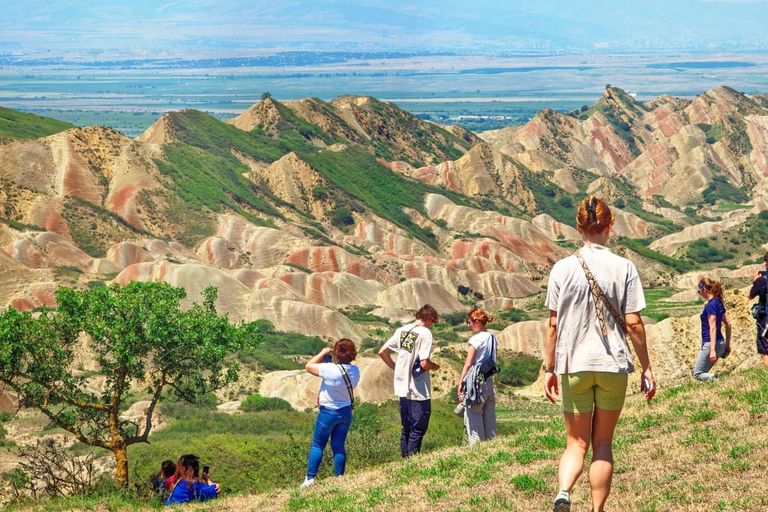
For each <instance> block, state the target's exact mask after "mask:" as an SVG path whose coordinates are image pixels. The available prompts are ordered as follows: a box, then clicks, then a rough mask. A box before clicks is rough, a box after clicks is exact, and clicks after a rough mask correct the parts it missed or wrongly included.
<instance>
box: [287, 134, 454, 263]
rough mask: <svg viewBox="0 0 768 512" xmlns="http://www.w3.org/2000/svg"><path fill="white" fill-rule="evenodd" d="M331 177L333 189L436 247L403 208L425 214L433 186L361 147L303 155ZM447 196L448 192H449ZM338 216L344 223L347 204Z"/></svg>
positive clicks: (340, 221)
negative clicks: (393, 168) (409, 176)
mask: <svg viewBox="0 0 768 512" xmlns="http://www.w3.org/2000/svg"><path fill="white" fill-rule="evenodd" d="M300 156H301V157H302V158H304V159H305V160H306V161H307V163H309V165H310V166H311V167H312V168H313V169H316V170H318V171H319V172H320V173H322V174H323V176H324V177H325V178H326V179H327V180H328V182H329V185H330V186H331V187H333V188H334V189H336V190H338V191H341V192H343V193H344V194H346V195H348V196H351V197H353V198H355V199H357V200H359V201H360V202H361V203H362V204H364V205H365V207H367V208H369V209H370V210H372V211H373V212H374V213H375V214H377V215H379V216H380V217H382V218H384V219H387V220H389V221H391V222H393V223H394V224H396V225H397V226H399V227H401V228H403V229H405V230H407V231H409V232H410V233H412V234H413V235H414V236H415V237H416V238H418V239H419V240H421V241H422V242H424V243H426V244H427V245H429V246H430V247H433V248H435V247H437V244H436V241H435V236H434V234H432V232H431V231H427V230H426V229H424V228H422V227H420V226H419V225H417V224H415V223H414V222H413V221H412V220H411V218H410V216H409V215H408V214H406V213H405V212H404V211H403V210H402V209H403V208H404V207H407V208H414V209H416V210H419V211H421V212H422V213H424V195H425V194H426V193H427V192H438V193H442V194H446V193H445V192H444V191H439V190H437V189H435V188H434V187H430V186H428V185H425V184H423V183H421V182H419V181H415V180H410V179H407V178H405V177H403V176H400V175H398V174H396V173H394V172H392V171H390V170H389V169H387V168H386V167H384V166H383V165H382V164H381V163H379V162H378V161H377V160H376V159H375V158H374V157H373V155H371V154H370V153H368V152H366V151H365V150H364V149H362V148H358V147H352V146H350V147H347V148H346V149H345V150H344V151H338V152H336V151H328V150H324V151H315V152H304V153H301V155H300ZM446 195H447V194H446ZM339 210H342V211H341V212H340V214H339V218H338V219H336V218H332V220H335V221H336V222H337V223H340V224H341V225H342V226H343V225H344V222H346V221H348V220H349V218H348V217H346V215H347V214H351V212H349V208H348V207H347V211H344V207H341V208H339Z"/></svg>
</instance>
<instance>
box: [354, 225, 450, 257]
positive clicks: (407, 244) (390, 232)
mask: <svg viewBox="0 0 768 512" xmlns="http://www.w3.org/2000/svg"><path fill="white" fill-rule="evenodd" d="M345 241H346V242H347V243H352V244H355V245H360V246H364V247H366V248H367V249H368V250H369V251H370V252H372V253H377V252H387V253H391V254H398V255H407V254H414V255H418V256H436V255H437V253H436V252H435V251H434V249H432V248H431V247H429V246H428V245H426V244H425V243H424V242H421V241H420V240H416V239H413V238H408V237H407V236H406V233H405V232H404V231H403V230H402V229H400V228H398V227H396V226H394V225H393V224H391V223H389V222H387V221H385V220H383V219H378V218H376V219H374V220H373V221H362V222H359V223H358V224H357V225H356V226H355V231H354V234H353V235H352V236H348V237H346V238H345Z"/></svg>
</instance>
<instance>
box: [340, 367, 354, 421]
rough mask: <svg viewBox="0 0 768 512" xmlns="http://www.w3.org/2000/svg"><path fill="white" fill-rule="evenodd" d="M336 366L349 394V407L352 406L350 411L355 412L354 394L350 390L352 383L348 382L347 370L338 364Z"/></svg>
mask: <svg viewBox="0 0 768 512" xmlns="http://www.w3.org/2000/svg"><path fill="white" fill-rule="evenodd" d="M336 366H338V367H339V371H341V376H342V377H344V384H346V385H347V393H349V405H350V406H352V410H353V411H354V410H355V392H354V391H353V390H352V383H351V382H350V381H349V375H347V370H345V369H344V367H343V366H342V365H340V364H337V365H336Z"/></svg>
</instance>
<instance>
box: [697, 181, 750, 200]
mask: <svg viewBox="0 0 768 512" xmlns="http://www.w3.org/2000/svg"><path fill="white" fill-rule="evenodd" d="M702 195H703V197H704V202H705V203H708V204H715V202H717V200H722V201H726V202H731V203H746V202H747V201H749V196H748V195H747V193H746V192H745V191H744V189H743V188H737V187H734V186H733V185H731V184H730V183H728V181H726V179H725V178H724V177H722V176H713V177H712V182H711V183H710V184H709V186H708V187H707V188H706V189H705V190H704V192H702Z"/></svg>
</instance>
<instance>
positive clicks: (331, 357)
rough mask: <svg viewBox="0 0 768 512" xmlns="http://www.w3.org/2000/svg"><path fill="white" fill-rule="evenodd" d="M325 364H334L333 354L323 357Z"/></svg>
mask: <svg viewBox="0 0 768 512" xmlns="http://www.w3.org/2000/svg"><path fill="white" fill-rule="evenodd" d="M322 362H323V363H332V362H333V356H332V355H331V354H325V355H324V356H323V360H322Z"/></svg>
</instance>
